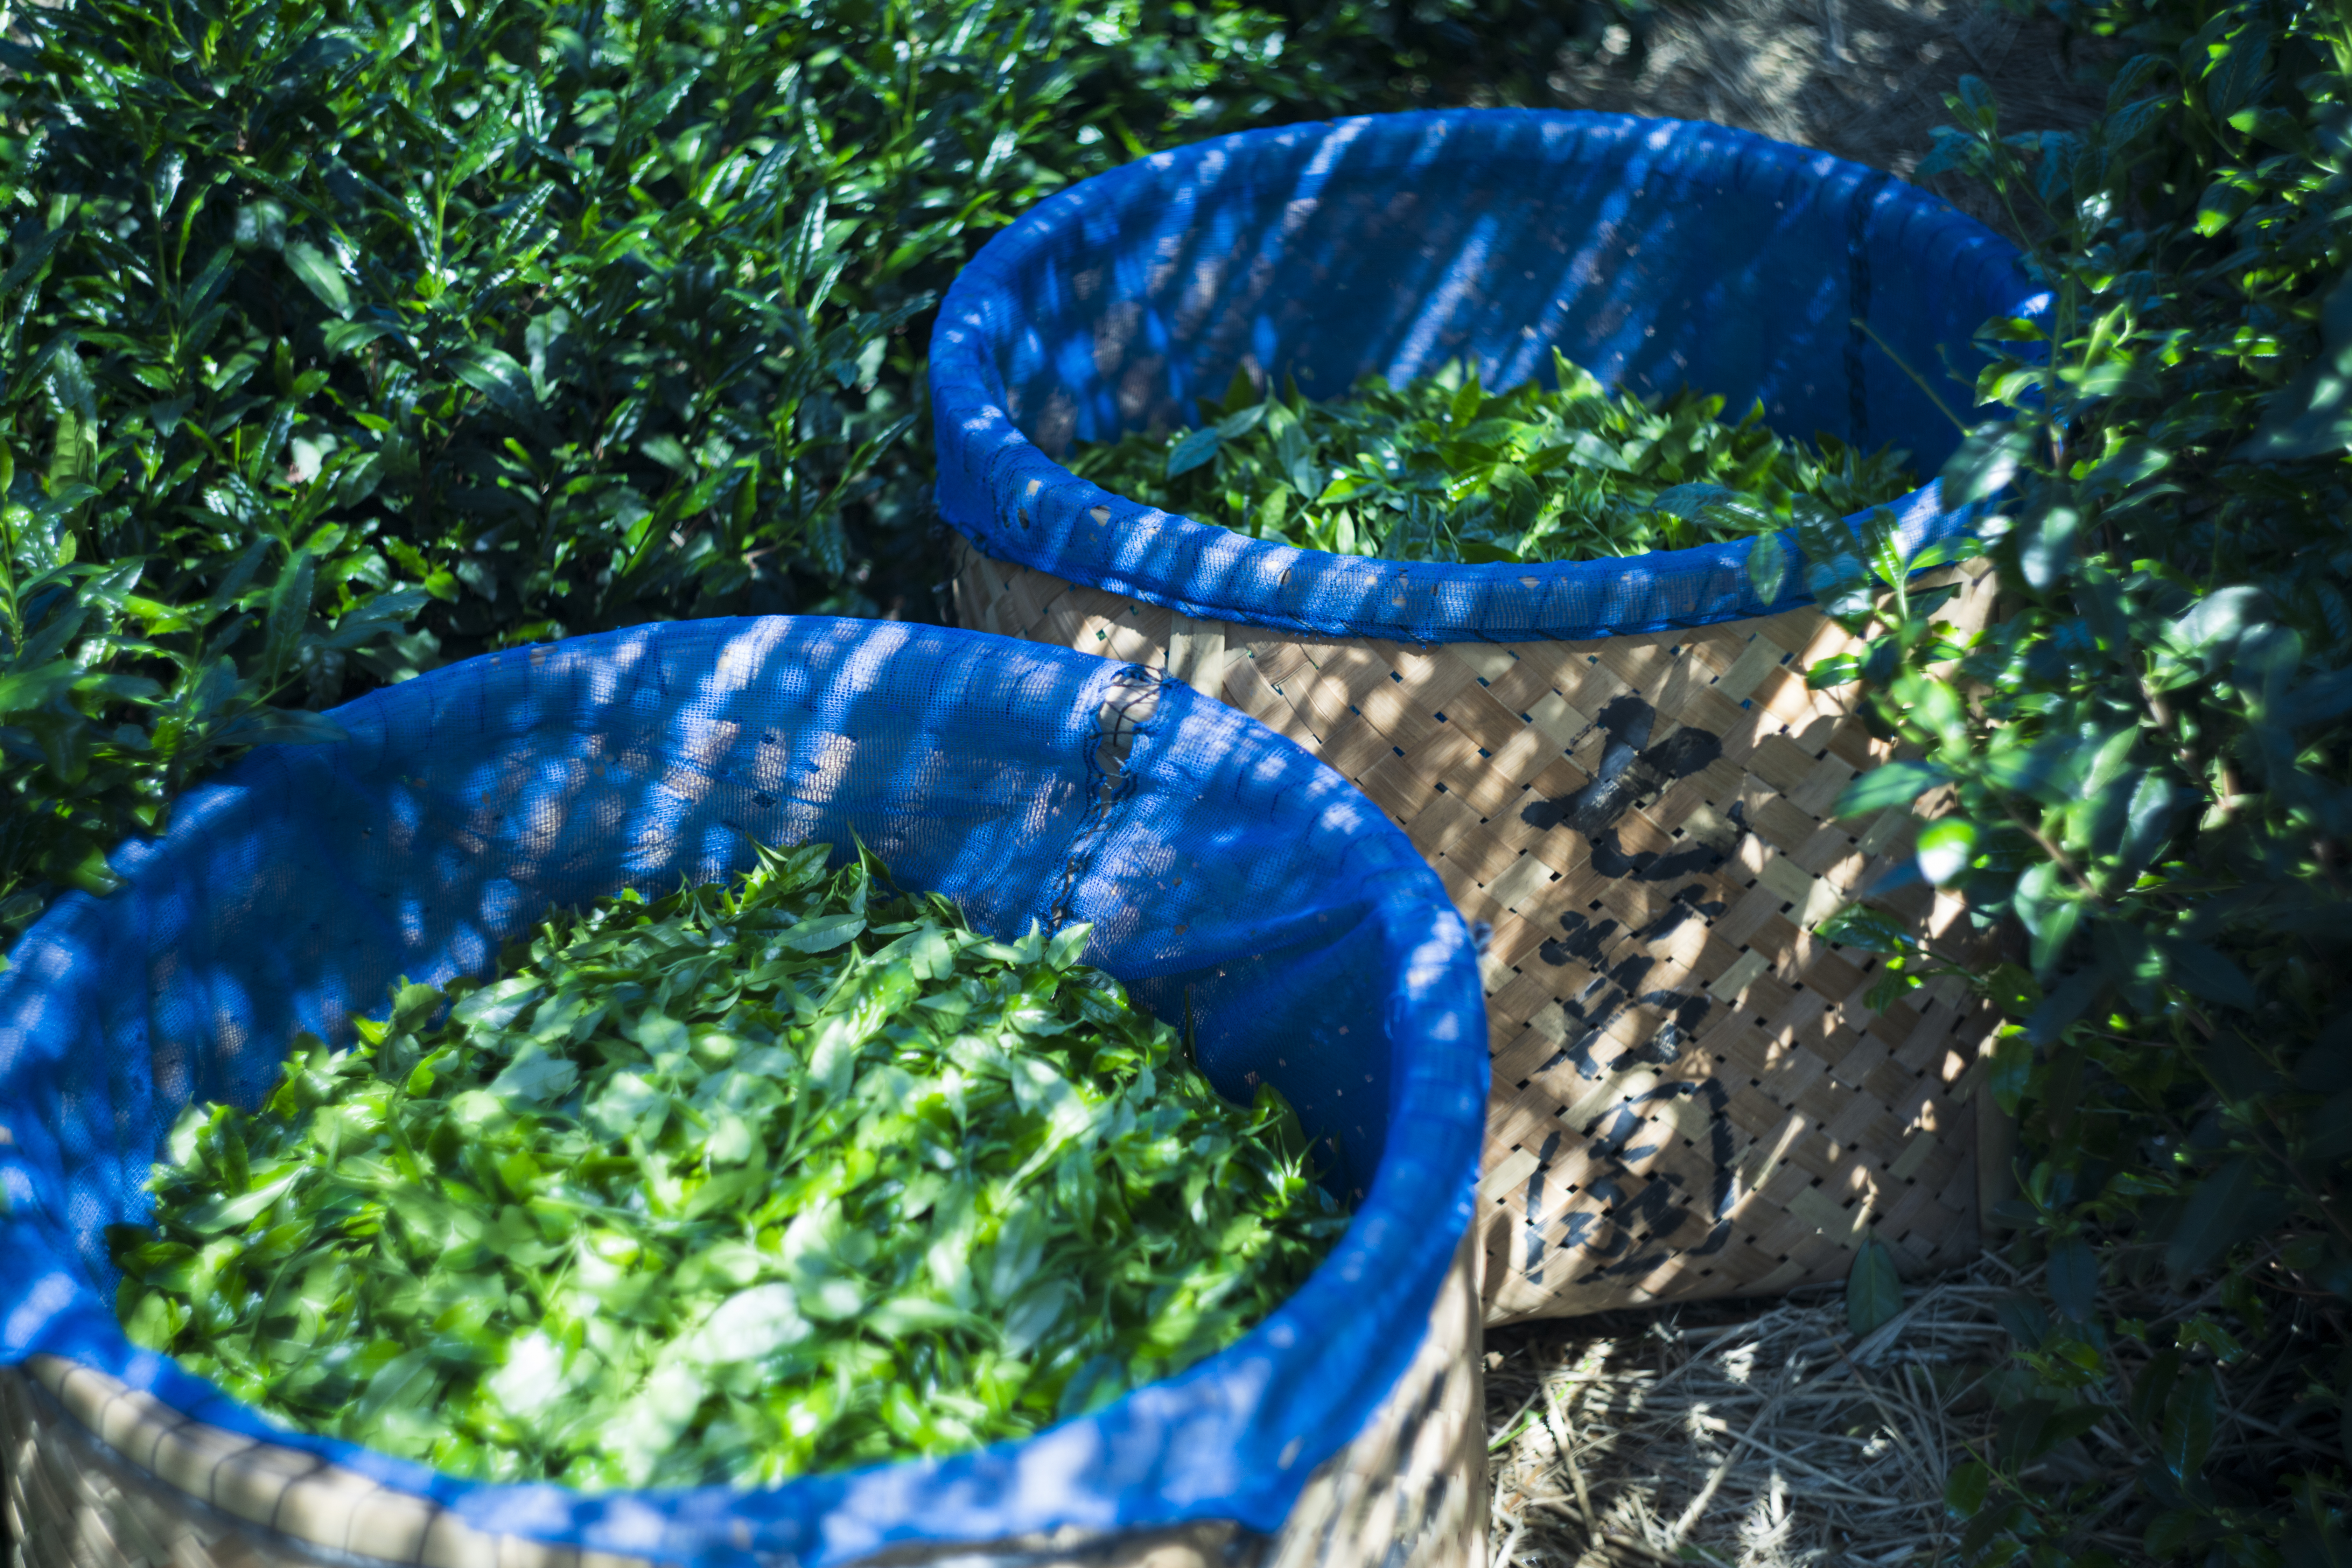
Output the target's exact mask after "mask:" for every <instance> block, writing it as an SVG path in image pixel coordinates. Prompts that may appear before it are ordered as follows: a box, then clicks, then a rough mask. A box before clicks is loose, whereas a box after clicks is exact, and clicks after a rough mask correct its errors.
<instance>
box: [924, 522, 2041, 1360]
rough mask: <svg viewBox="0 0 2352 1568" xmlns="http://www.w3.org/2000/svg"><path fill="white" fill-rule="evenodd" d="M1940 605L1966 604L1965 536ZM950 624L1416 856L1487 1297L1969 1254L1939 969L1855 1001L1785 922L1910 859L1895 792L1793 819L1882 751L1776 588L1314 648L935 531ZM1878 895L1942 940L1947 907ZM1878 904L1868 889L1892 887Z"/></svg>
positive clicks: (1979, 581)
mask: <svg viewBox="0 0 2352 1568" xmlns="http://www.w3.org/2000/svg"><path fill="white" fill-rule="evenodd" d="M1959 577H1960V581H1961V582H1962V583H1963V584H1964V588H1963V591H1962V593H1961V594H1960V595H1958V597H1956V598H1955V600H1954V601H1953V602H1952V604H1951V605H1950V606H1949V608H1948V612H1947V614H1948V616H1949V618H1950V619H1952V620H1953V621H1954V622H1955V624H1956V625H1959V626H1980V625H1982V624H1983V622H1984V620H1985V618H1986V616H1988V615H1989V613H1990V607H1991V599H1992V591H1993V587H1994V581H1993V579H1992V577H1991V576H1990V574H1988V573H1987V572H1986V571H1985V569H1984V567H1983V566H1982V564H1981V563H1979V564H1975V565H1972V566H1970V567H1969V568H1967V569H1966V570H1965V571H1964V572H1963V573H1961V574H1959ZM955 594H956V604H957V614H958V616H959V618H960V619H961V621H962V623H963V624H964V625H965V626H969V627H971V628H973V629H976V630H981V631H989V632H995V633H999V634H1001V635H1004V636H1009V637H1021V638H1024V639H1026V640H1030V641H1036V642H1050V643H1055V644H1057V645H1060V646H1063V647H1076V648H1079V649H1082V650H1085V651H1088V652H1093V653H1097V654H1100V655H1102V656H1103V657H1105V658H1117V659H1120V660H1127V661H1132V662H1137V663H1142V664H1147V665H1160V666H1164V667H1166V668H1168V669H1169V670H1170V671H1171V674H1173V675H1175V676H1177V677H1179V678H1181V679H1184V680H1186V681H1188V682H1189V683H1191V684H1192V686H1193V687H1194V688H1195V689H1198V690H1201V691H1203V692H1208V693H1211V694H1213V695H1215V696H1218V697H1221V698H1223V700H1225V701H1226V702H1228V703H1230V704H1232V705H1233V706H1234V707H1236V708H1239V709H1241V710H1244V711H1245V712H1247V713H1249V714H1251V715H1252V716H1253V717H1255V718H1256V719H1258V720H1259V721H1262V722H1264V723H1265V724H1266V725H1267V726H1269V727H1270V728H1272V729H1275V730H1276V731H1280V732H1281V733H1283V734H1284V735H1286V736H1288V737H1289V738H1290V739H1292V740H1294V741H1296V742H1298V743H1299V744H1301V745H1303V746H1305V747H1307V749H1308V750H1310V751H1313V752H1316V753H1318V755H1319V756H1321V757H1322V759H1323V760H1324V761H1325V762H1327V763H1330V764H1331V765H1332V766H1334V767H1336V768H1338V769H1339V771H1340V772H1342V773H1346V774H1347V775H1348V777H1349V778H1350V779H1352V780H1354V781H1355V782H1356V784H1357V785H1358V786H1359V787H1360V788H1361V789H1362V790H1363V791H1364V793H1365V794H1366V795H1369V796H1370V798H1371V799H1372V800H1373V801H1374V802H1375V803H1377V804H1378V805H1380V807H1381V809H1382V810H1383V811H1385V812H1386V813H1387V814H1388V815H1389V816H1391V818H1392V819H1394V820H1395V821H1396V822H1398V823H1399V824H1401V825H1402V826H1403V828H1404V829H1405V832H1406V833H1407V834H1408V835H1409V836H1410V837H1412V841H1413V844H1414V845H1415V847H1418V848H1419V849H1420V850H1421V852H1422V853H1423V855H1424V856H1426V857H1427V858H1429V860H1430V861H1431V863H1432V864H1433V866H1434V867H1435V868H1437V870H1438V873H1439V874H1440V876H1441V877H1443V878H1444V880H1445V883H1446V887H1447V889H1448V891H1449V892H1450V893H1451V895H1452V896H1453V898H1454V902H1455V904H1456V906H1457V907H1458V908H1459V909H1460V910H1461V911H1462V914H1463V916H1464V918H1465V920H1468V921H1471V922H1472V924H1473V926H1474V928H1475V927H1479V926H1484V927H1485V928H1486V929H1487V931H1488V932H1489V935H1488V939H1487V945H1486V953H1485V959H1484V973H1485V981H1486V1003H1487V1016H1488V1025H1489V1031H1490V1033H1489V1041H1488V1044H1489V1047H1490V1052H1491V1055H1492V1058H1493V1068H1494V1080H1493V1089H1492V1096H1493V1097H1492V1100H1491V1101H1490V1103H1489V1107H1488V1117H1487V1134H1486V1160H1485V1166H1484V1171H1485V1174H1484V1176H1483V1178H1482V1183H1481V1188H1480V1213H1481V1216H1482V1217H1481V1220H1480V1237H1481V1245H1482V1246H1483V1247H1484V1248H1485V1250H1486V1274H1485V1279H1486V1287H1485V1289H1486V1300H1487V1308H1486V1310H1487V1321H1489V1322H1490V1323H1499V1322H1508V1321H1517V1320H1520V1319H1526V1318H1536V1317H1551V1316H1564V1315H1569V1314H1572V1313H1577V1312H1585V1311H1593V1310H1601V1309H1603V1308H1609V1307H1619V1306H1628V1305H1638V1304H1641V1303H1643V1302H1648V1301H1655V1300H1668V1299H1676V1298H1685V1299H1687V1298H1698V1297H1706V1296H1719V1295H1731V1294H1767V1293H1771V1292H1774V1291H1779V1290H1784V1289H1789V1288H1790V1287H1792V1286H1795V1285H1799V1284H1803V1283H1807V1282H1811V1281H1816V1280H1823V1279H1835V1278H1839V1277H1842V1276H1843V1274H1844V1272H1845V1271H1846V1269H1847V1268H1848V1267H1849V1265H1850V1263H1851V1261H1852V1257H1853V1247H1856V1246H1857V1245H1859V1243H1860V1241H1861V1240H1862V1239H1863V1237H1864V1236H1865V1235H1869V1234H1875V1235H1876V1237H1878V1238H1879V1239H1881V1240H1883V1241H1885V1242H1887V1243H1888V1244H1889V1245H1891V1246H1892V1247H1894V1248H1895V1252H1896V1254H1897V1256H1898V1257H1899V1258H1901V1259H1902V1260H1903V1262H1904V1264H1905V1266H1906V1268H1917V1269H1927V1268H1938V1267H1942V1266H1945V1265H1947V1264H1949V1263H1953V1262H1957V1261H1958V1260H1960V1259H1963V1258H1966V1257H1968V1256H1969V1255H1970V1254H1972V1253H1973V1252H1974V1251H1975V1249H1976V1247H1977V1235H1976V1218H1975V1215H1976V1205H1977V1199H1976V1169H1975V1137H1976V1133H1975V1126H1974V1119H1973V1114H1972V1108H1971V1105H1970V1100H1971V1099H1972V1096H1973V1091H1974V1089H1975V1086H1976V1083H1977V1082H1978V1079H1979V1073H1978V1072H1977V1071H1975V1070H1973V1069H1974V1064H1975V1062H1976V1059H1977V1057H1978V1054H1979V1047H1980V1046H1981V1044H1982V1043H1983V1041H1984V1040H1985V1038H1986V1037H1988V1035H1989V1033H1990V1026H1991V1023H1992V1017H1991V1015H1990V1010H1989V1009H1986V1008H1983V1007H1981V1006H1979V1005H1975V1004H1973V1003H1972V1002H1970V1001H1969V998H1968V997H1967V995H1966V993H1965V990H1964V989H1963V988H1961V987H1960V986H1959V985H1958V983H1957V982H1952V981H1947V982H1944V983H1941V984H1937V985H1930V986H1928V987H1926V988H1924V989H1922V990H1920V991H1916V992H1914V993H1912V994H1911V997H1910V999H1909V1000H1907V1001H1905V1002H1898V1003H1896V1004H1895V1005H1892V1006H1890V1007H1889V1008H1888V1009H1887V1010H1886V1011H1885V1013H1883V1014H1880V1013H1874V1012H1872V1011H1870V1010H1869V1009H1868V1008H1867V1007H1866V1006H1865V1005H1864V995H1865V994H1866V993H1867V992H1868V991H1869V989H1870V987H1871V985H1872V984H1873V983H1874V981H1876V980H1877V979H1878V978H1879V975H1880V973H1881V972H1880V971H1879V969H1878V967H1877V965H1876V963H1875V961H1874V960H1872V959H1871V958H1870V957H1869V955H1867V954H1863V953H1858V952H1853V951H1851V950H1841V949H1833V948H1832V946H1831V945H1830V944H1829V943H1828V942H1824V941H1822V940H1821V939H1820V938H1819V937H1817V936H1815V935H1814V934H1813V933H1812V930H1811V928H1812V927H1814V926H1815V925H1817V924H1818V923H1819V922H1820V921H1822V919H1823V918H1825V917H1826V916H1827V915H1829V914H1830V913H1831V912H1832V910H1835V909H1836V908H1837V907H1838V905H1839V904H1841V903H1842V902H1844V901H1845V900H1847V899H1848V898H1849V897H1851V896H1852V895H1853V893H1854V892H1855V891H1856V890H1858V889H1860V888H1862V887H1864V886H1865V885H1867V884H1868V883H1869V882H1870V881H1871V880H1872V879H1874V877H1875V876H1876V875H1877V874H1878V873H1879V872H1880V871H1881V870H1883V869H1885V868H1888V867H1889V866H1892V865H1894V864H1896V863H1898V862H1899V861H1900V859H1901V858H1903V857H1904V856H1906V855H1907V854H1908V852H1909V842H1910V839H1909V833H1910V828H1909V824H1910V822H1911V820H1912V819H1911V817H1910V816H1909V814H1908V813H1907V812H1904V811H1899V810H1898V811H1892V812H1888V813H1886V814H1885V815H1883V816H1880V817H1878V818H1876V819H1875V820H1874V821H1870V822H1866V823H1839V822H1833V821H1830V820H1828V819H1827V818H1828V814H1829V811H1830V809H1831V806H1832V803H1833V802H1834V801H1835V800H1836V799H1837V796H1838V794H1839V792H1840V791H1841V790H1842V789H1843V787H1844V786H1845V784H1846V783H1847V781H1849V780H1850V779H1852V778H1853V776H1854V774H1855V773H1857V772H1860V771H1862V770H1864V769H1865V768H1868V767H1870V766H1872V765H1874V763H1879V762H1882V761H1885V760H1886V759H1887V758H1888V757H1889V756H1890V755H1891V751H1890V749H1889V748H1888V747H1887V746H1886V745H1885V744H1884V743H1881V742H1875V741H1874V740H1872V739H1871V737H1870V736H1869V733H1868V731H1866V730H1865V728H1864V725H1863V724H1862V722H1861V721H1859V720H1858V719H1856V718H1854V717H1853V716H1852V715H1851V714H1849V713H1847V712H1846V711H1845V710H1844V709H1843V705H1842V704H1841V702H1840V701H1839V700H1838V699H1837V697H1836V696H1835V694H1833V693H1829V692H1820V691H1813V690H1810V689H1807V687H1806V685H1805V681H1804V677H1803V671H1804V669H1805V668H1806V667H1807V666H1808V665H1810V664H1811V663H1812V662H1813V661H1815V660H1817V659H1819V658H1823V657H1826V656H1828V655H1831V654H1834V653H1837V652H1841V651H1843V650H1844V649H1846V648H1847V647H1851V646H1852V641H1851V639H1850V638H1849V637H1847V635H1846V634H1845V633H1844V632H1843V630H1842V629H1840V628H1839V627H1838V626H1836V625H1835V624H1834V623H1832V622H1831V621H1828V620H1826V619H1825V618H1823V617H1822V616H1820V615H1819V614H1818V613H1816V612H1813V611H1811V610H1802V611H1793V612H1790V613H1786V614H1782V615H1778V616H1764V617H1759V618H1756V619H1751V620H1746V621H1737V622H1731V623H1727V624H1725V625H1721V626H1706V627H1701V628H1697V629H1695V630H1688V631H1671V632H1663V633H1654V634H1646V635H1641V636H1627V637H1610V638H1603V639H1601V640H1597V641H1589V642H1549V643H1523V644H1518V645H1513V646H1505V645H1498V644H1489V643H1446V644H1439V645H1434V646H1430V647H1414V646H1411V645H1406V644H1402V643H1394V642H1384V641H1379V640H1375V639H1369V638H1367V639H1356V640H1348V641H1318V640H1315V639H1311V638H1305V637H1298V636H1297V635H1296V634H1292V633H1286V632H1273V631H1269V630H1267V629H1265V628H1263V627H1257V626H1247V625H1243V624H1240V623H1234V622H1224V621H1201V620H1192V619H1189V618H1187V617H1185V616H1179V615H1175V614H1173V613H1172V612H1171V611H1169V610H1167V609H1164V608H1162V607H1160V606H1157V605H1149V604H1144V603H1140V602H1139V601H1136V600H1131V599H1128V598H1125V597H1123V596H1120V595H1112V594H1108V593H1104V592H1101V591H1098V590H1095V589H1089V588H1084V587H1078V586H1074V585H1072V584H1067V583H1065V582H1063V581H1061V580H1060V579H1057V578H1055V577H1051V576H1048V575H1047V574H1044V573H1041V572H1036V571H1034V570H1030V569H1028V568H1024V567H1017V566H1010V565H1006V564H1004V563H999V562H995V561H992V560H989V559H987V558H986V557H983V556H982V555H980V554H979V553H977V552H974V551H972V550H971V549H970V548H969V546H966V547H965V548H964V550H963V551H962V552H961V563H960V565H959V569H958V573H957V575H956V578H955ZM1910 898H1911V900H1912V901H1911V903H1910V905H1909V907H1908V908H1907V909H1906V911H1905V912H1906V913H1908V914H1911V915H1913V916H1914V917H1916V918H1917V919H1918V920H1920V921H1922V922H1923V923H1925V924H1926V926H1927V929H1929V930H1930V931H1932V932H1934V933H1936V934H1937V935H1940V936H1948V937H1956V936H1957V935H1958V931H1956V930H1955V929H1954V922H1955V921H1957V920H1958V906H1957V903H1956V902H1954V901H1953V900H1942V899H1938V900H1933V901H1932V902H1931V900H1929V899H1928V897H1927V895H1926V894H1925V892H1924V890H1918V889H1915V890H1914V891H1913V892H1912V893H1911V895H1910ZM1898 902H1899V900H1898Z"/></svg>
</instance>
